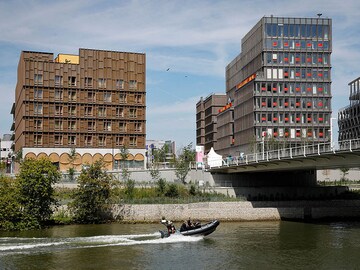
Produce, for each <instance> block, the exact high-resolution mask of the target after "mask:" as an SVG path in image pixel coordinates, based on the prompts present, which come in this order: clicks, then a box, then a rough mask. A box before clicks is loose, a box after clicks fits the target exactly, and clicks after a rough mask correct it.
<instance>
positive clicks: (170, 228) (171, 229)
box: [161, 217, 176, 235]
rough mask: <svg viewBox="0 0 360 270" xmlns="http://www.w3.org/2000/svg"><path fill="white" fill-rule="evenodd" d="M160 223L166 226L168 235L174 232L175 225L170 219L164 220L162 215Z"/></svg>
mask: <svg viewBox="0 0 360 270" xmlns="http://www.w3.org/2000/svg"><path fill="white" fill-rule="evenodd" d="M161 223H162V224H164V225H165V226H166V228H167V231H168V234H169V235H170V234H174V233H175V232H176V229H175V226H174V224H173V223H172V222H171V221H170V220H166V219H165V217H162V220H161Z"/></svg>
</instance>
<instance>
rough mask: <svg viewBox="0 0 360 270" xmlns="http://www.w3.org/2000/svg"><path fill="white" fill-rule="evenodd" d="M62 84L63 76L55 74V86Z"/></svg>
mask: <svg viewBox="0 0 360 270" xmlns="http://www.w3.org/2000/svg"><path fill="white" fill-rule="evenodd" d="M62 85H63V77H62V76H58V75H56V76H55V86H62Z"/></svg>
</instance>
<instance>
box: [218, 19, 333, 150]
mask: <svg viewBox="0 0 360 270" xmlns="http://www.w3.org/2000/svg"><path fill="white" fill-rule="evenodd" d="M331 24H332V21H331V19H327V18H320V17H318V18H279V17H273V16H271V17H263V18H262V19H261V20H260V21H259V22H258V23H257V24H256V25H255V26H254V27H253V28H252V29H251V30H250V31H249V32H248V33H247V34H246V35H245V36H244V38H243V39H242V42H241V53H240V54H239V55H238V56H237V57H236V58H235V59H234V60H233V61H232V62H231V63H230V64H229V65H228V66H227V67H226V94H227V96H228V99H230V100H231V101H232V103H233V107H234V140H233V141H231V143H232V144H233V147H231V148H229V149H231V152H229V153H227V154H232V155H237V154H238V153H239V152H245V153H249V152H254V151H259V150H261V144H265V145H266V146H265V147H266V148H267V149H271V148H272V147H276V145H277V144H279V143H281V144H283V146H298V145H301V144H304V143H322V142H326V141H329V140H330V134H329V130H330V124H331V61H330V55H331V49H332V44H331V37H332V35H331V34H332V33H331V31H332V27H331V26H332V25H331ZM218 146H219V147H220V148H218V149H215V150H217V151H222V150H223V149H225V146H222V145H218Z"/></svg>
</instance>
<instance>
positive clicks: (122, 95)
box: [119, 93, 126, 103]
mask: <svg viewBox="0 0 360 270" xmlns="http://www.w3.org/2000/svg"><path fill="white" fill-rule="evenodd" d="M119 103H126V94H124V93H120V95H119Z"/></svg>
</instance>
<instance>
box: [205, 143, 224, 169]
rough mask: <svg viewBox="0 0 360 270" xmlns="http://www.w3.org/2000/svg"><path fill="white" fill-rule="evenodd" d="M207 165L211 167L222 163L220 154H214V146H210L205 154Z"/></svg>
mask: <svg viewBox="0 0 360 270" xmlns="http://www.w3.org/2000/svg"><path fill="white" fill-rule="evenodd" d="M206 157H207V165H208V166H209V167H210V168H212V167H220V166H221V165H222V156H221V155H219V154H216V153H215V151H214V148H212V147H211V149H210V151H209V153H208V154H207V156H206Z"/></svg>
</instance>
